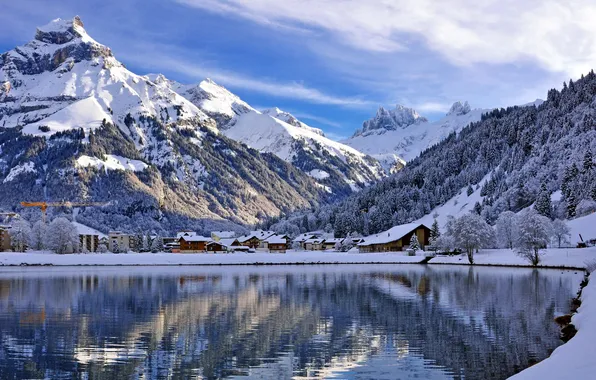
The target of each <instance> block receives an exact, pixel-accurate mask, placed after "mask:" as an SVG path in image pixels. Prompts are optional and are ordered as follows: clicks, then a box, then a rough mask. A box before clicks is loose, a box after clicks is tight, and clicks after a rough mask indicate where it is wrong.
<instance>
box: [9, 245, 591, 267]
mask: <svg viewBox="0 0 596 380" xmlns="http://www.w3.org/2000/svg"><path fill="white" fill-rule="evenodd" d="M424 259H425V257H424V256H423V255H418V256H407V255H406V254H405V253H404V252H391V253H358V252H349V253H346V252H333V251H288V253H285V254H280V253H265V252H256V253H233V254H175V253H128V254H113V253H103V254H97V253H95V254H72V255H56V254H53V253H50V252H36V251H34V252H26V253H15V252H0V265H55V266H68V265H90V266H105V265H256V264H259V265H263V264H271V265H277V264H364V263H369V264H386V263H391V264H402V263H403V264H411V263H420V262H422V261H423V260H424ZM590 261H596V247H592V248H584V249H548V250H546V253H545V255H544V256H543V261H542V264H541V266H542V267H567V268H584V267H585V265H586V263H588V262H590ZM475 262H476V263H477V264H479V265H508V266H529V263H528V262H527V261H525V260H523V259H522V258H521V257H519V256H517V255H516V254H515V252H513V251H511V250H506V249H502V250H484V251H481V252H480V253H477V254H476V255H475ZM429 264H464V265H467V264H468V259H467V257H466V256H465V255H458V256H438V257H435V258H433V259H432V260H430V262H429Z"/></svg>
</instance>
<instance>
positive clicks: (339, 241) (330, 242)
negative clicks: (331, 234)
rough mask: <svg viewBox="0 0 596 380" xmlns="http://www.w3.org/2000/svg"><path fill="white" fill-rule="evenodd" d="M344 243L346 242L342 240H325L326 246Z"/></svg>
mask: <svg viewBox="0 0 596 380" xmlns="http://www.w3.org/2000/svg"><path fill="white" fill-rule="evenodd" d="M342 241H344V239H342V238H332V239H325V244H336V243H341V242H342Z"/></svg>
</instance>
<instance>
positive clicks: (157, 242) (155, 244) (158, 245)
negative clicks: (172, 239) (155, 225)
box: [151, 235, 163, 253]
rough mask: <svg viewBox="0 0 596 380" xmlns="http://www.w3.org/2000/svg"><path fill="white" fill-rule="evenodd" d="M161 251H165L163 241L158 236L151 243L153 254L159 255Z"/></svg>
mask: <svg viewBox="0 0 596 380" xmlns="http://www.w3.org/2000/svg"><path fill="white" fill-rule="evenodd" d="M161 251H163V239H162V238H161V236H159V235H158V236H156V237H155V238H154V239H153V241H152V242H151V252H152V253H158V252H161Z"/></svg>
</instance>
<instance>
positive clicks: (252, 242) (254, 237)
mask: <svg viewBox="0 0 596 380" xmlns="http://www.w3.org/2000/svg"><path fill="white" fill-rule="evenodd" d="M271 235H275V232H273V231H263V230H257V231H251V232H250V233H249V234H248V235H244V236H240V237H239V238H238V241H239V242H240V244H242V245H243V246H245V247H250V248H253V249H257V248H265V247H264V245H265V244H264V242H263V241H264V240H265V239H267V238H268V237H269V236H271Z"/></svg>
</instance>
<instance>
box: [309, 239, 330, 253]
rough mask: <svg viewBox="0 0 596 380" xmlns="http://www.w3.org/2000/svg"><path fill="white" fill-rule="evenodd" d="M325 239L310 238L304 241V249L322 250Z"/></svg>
mask: <svg viewBox="0 0 596 380" xmlns="http://www.w3.org/2000/svg"><path fill="white" fill-rule="evenodd" d="M324 241H325V239H323V238H313V239H308V240H306V241H305V242H304V249H305V250H307V251H322V250H323V242H324Z"/></svg>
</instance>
